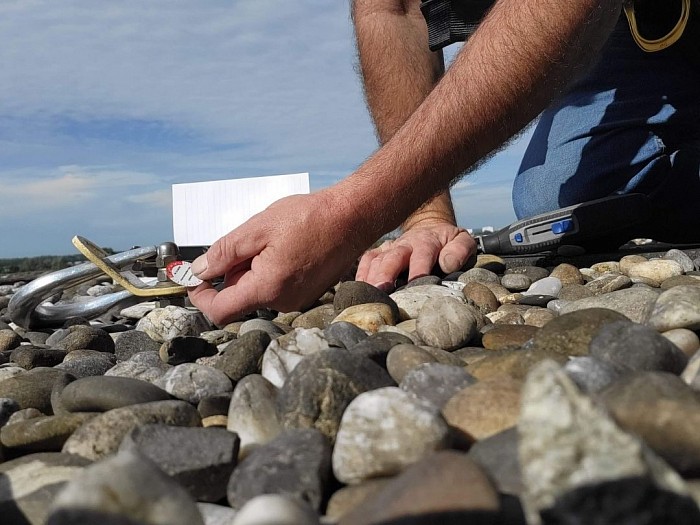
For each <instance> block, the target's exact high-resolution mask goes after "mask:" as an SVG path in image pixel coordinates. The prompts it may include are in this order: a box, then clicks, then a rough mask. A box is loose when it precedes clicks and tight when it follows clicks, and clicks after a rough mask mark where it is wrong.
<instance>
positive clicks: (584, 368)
mask: <svg viewBox="0 0 700 525" xmlns="http://www.w3.org/2000/svg"><path fill="white" fill-rule="evenodd" d="M564 370H565V371H566V373H567V374H568V375H569V377H570V378H571V379H572V380H573V382H574V383H576V385H577V386H578V387H579V388H580V389H581V390H582V391H583V392H585V393H588V394H593V393H596V392H600V391H601V390H602V389H604V388H605V387H607V386H608V385H610V384H612V383H613V382H614V381H616V380H617V378H619V377H620V376H621V375H622V372H621V371H620V369H619V368H618V367H616V366H614V365H613V364H611V363H608V362H606V361H602V360H601V359H598V358H596V357H592V356H583V357H573V358H571V359H570V360H569V361H568V362H567V363H566V364H565V365H564Z"/></svg>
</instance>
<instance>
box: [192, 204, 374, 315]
mask: <svg viewBox="0 0 700 525" xmlns="http://www.w3.org/2000/svg"><path fill="white" fill-rule="evenodd" d="M359 220H361V214H358V213H356V212H355V210H352V209H350V208H349V206H348V205H347V201H343V200H339V199H335V198H334V197H333V195H332V193H331V192H329V191H323V192H318V193H313V194H311V195H294V196H291V197H286V198H284V199H281V200H279V201H277V202H275V203H274V204H272V205H271V206H270V207H269V208H267V209H266V210H265V211H263V212H262V213H259V214H257V215H255V216H254V217H252V218H251V219H250V220H249V221H247V222H246V223H245V224H243V225H242V226H240V227H239V228H236V229H235V230H233V231H232V232H230V233H229V234H227V235H225V236H224V237H222V238H221V239H219V240H218V241H216V242H215V243H214V244H213V245H212V246H211V248H210V249H209V250H208V251H207V253H205V254H204V255H202V256H200V257H198V258H197V259H196V260H195V262H194V263H193V265H192V268H193V272H194V273H195V274H196V275H197V276H198V277H200V278H201V279H204V280H211V279H214V278H216V277H222V276H223V277H224V288H223V289H222V290H221V291H217V290H215V289H214V288H213V287H212V285H211V284H209V283H207V282H205V283H204V284H201V285H199V286H198V287H197V288H194V289H191V290H190V291H189V296H190V299H191V301H192V304H194V305H195V306H196V307H198V308H199V309H200V310H202V312H204V314H205V315H206V316H207V317H208V318H209V319H210V320H211V321H212V322H214V323H215V324H217V325H223V324H225V323H226V322H229V321H231V320H233V319H235V318H237V317H239V316H240V315H242V314H244V313H248V312H251V311H253V310H255V309H257V308H260V307H263V306H265V307H271V308H274V309H276V310H280V311H293V310H299V309H300V308H302V307H304V306H308V305H309V304H311V303H312V302H313V301H314V300H316V299H317V298H318V297H320V296H321V295H322V294H323V292H324V291H325V290H326V289H327V288H328V287H329V286H331V285H333V284H335V283H336V282H337V280H338V278H339V277H340V275H341V274H342V273H343V272H344V271H345V270H347V268H349V267H350V265H352V263H353V262H354V261H355V260H356V258H357V257H358V256H359V254H360V253H362V250H363V249H364V248H366V247H367V245H368V244H369V242H368V241H367V240H365V239H364V238H363V237H364V234H363V232H366V231H367V228H366V227H363V225H360V224H359V223H358V221H359Z"/></svg>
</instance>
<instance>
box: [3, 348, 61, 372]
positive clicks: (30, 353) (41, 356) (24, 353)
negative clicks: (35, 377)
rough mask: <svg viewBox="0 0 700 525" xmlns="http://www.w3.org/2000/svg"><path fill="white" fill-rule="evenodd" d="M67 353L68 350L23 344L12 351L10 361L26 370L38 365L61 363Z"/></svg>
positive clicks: (47, 365) (49, 365) (45, 365)
mask: <svg viewBox="0 0 700 525" xmlns="http://www.w3.org/2000/svg"><path fill="white" fill-rule="evenodd" d="M67 354H68V351H67V350H57V349H52V348H37V347H35V346H29V345H22V346H20V347H18V348H16V349H14V350H13V351H12V353H11V354H10V361H12V362H13V363H15V364H16V365H19V366H21V367H22V368H24V369H25V370H31V369H32V368H37V367H52V366H55V365H57V364H59V363H61V362H62V361H63V359H64V358H65V357H66V355H67Z"/></svg>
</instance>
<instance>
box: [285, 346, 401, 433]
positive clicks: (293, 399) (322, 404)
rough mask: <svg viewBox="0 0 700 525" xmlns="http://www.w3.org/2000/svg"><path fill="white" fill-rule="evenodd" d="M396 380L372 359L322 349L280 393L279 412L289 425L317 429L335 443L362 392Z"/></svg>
mask: <svg viewBox="0 0 700 525" xmlns="http://www.w3.org/2000/svg"><path fill="white" fill-rule="evenodd" d="M394 384H395V383H394V381H393V379H392V378H391V377H390V376H389V374H388V373H387V372H386V371H385V370H384V369H383V368H382V367H380V366H379V365H378V364H376V363H375V362H374V361H372V360H371V359H368V358H366V357H363V356H361V355H357V354H356V353H353V352H349V351H345V350H340V349H335V348H332V349H328V350H321V351H319V352H317V353H316V354H314V355H311V356H308V357H306V358H304V359H303V360H302V361H301V362H300V363H299V365H297V367H296V368H295V369H294V370H293V371H292V373H291V374H289V377H288V378H287V381H286V382H285V383H284V385H283V386H282V388H281V389H280V391H279V393H278V395H277V413H278V414H279V416H280V419H281V421H282V424H283V425H284V427H285V428H316V429H318V430H320V431H321V432H323V434H324V435H325V436H326V437H327V438H328V440H329V441H330V442H331V443H333V442H334V441H335V437H336V434H337V432H338V425H339V424H340V418H341V417H342V415H343V412H344V411H345V409H346V407H347V406H348V405H349V404H350V402H351V401H352V400H353V399H355V397H357V396H358V395H360V394H362V393H363V392H367V391H369V390H375V389H377V388H381V387H385V386H394Z"/></svg>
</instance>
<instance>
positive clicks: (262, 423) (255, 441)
mask: <svg viewBox="0 0 700 525" xmlns="http://www.w3.org/2000/svg"><path fill="white" fill-rule="evenodd" d="M276 404H277V389H276V388H275V386H274V385H273V384H272V383H270V382H269V381H268V380H267V379H265V378H264V377H263V376H261V375H258V374H250V375H248V376H246V377H244V378H243V379H242V380H241V381H240V382H239V383H238V384H237V385H236V388H235V389H234V391H233V396H232V397H231V402H230V404H229V408H228V418H227V423H226V429H227V430H228V431H230V432H235V433H236V434H237V435H238V437H239V439H240V451H239V455H240V457H241V458H244V457H245V456H247V455H248V454H249V453H250V452H251V451H252V450H253V449H255V448H256V447H258V446H260V445H264V444H265V443H269V442H270V441H272V440H273V439H275V438H276V437H277V436H278V435H279V433H280V432H281V431H282V423H281V422H280V419H279V416H278V415H277V409H276Z"/></svg>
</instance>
